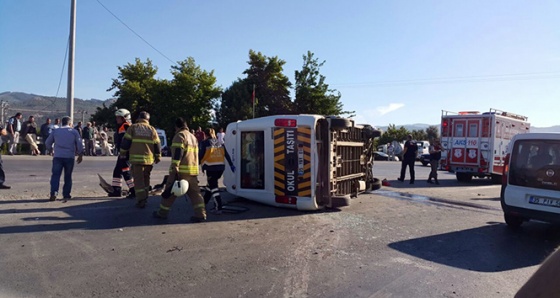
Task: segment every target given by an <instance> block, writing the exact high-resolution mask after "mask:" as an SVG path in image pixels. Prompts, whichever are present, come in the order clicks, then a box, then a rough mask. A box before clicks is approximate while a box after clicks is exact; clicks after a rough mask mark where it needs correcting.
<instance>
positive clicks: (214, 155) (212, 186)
mask: <svg viewBox="0 0 560 298" xmlns="http://www.w3.org/2000/svg"><path fill="white" fill-rule="evenodd" d="M205 134H206V140H204V141H202V143H201V144H200V151H199V153H198V159H199V160H200V164H201V165H202V171H203V172H205V173H206V176H207V177H208V185H207V186H206V187H205V192H204V203H205V204H208V202H210V199H212V200H213V202H214V209H213V210H212V212H213V213H216V214H220V213H222V207H223V204H222V198H221V196H220V188H219V187H218V180H219V179H220V178H221V177H222V175H223V174H224V170H225V160H226V159H227V161H228V164H229V167H230V169H231V171H232V172H235V166H234V165H233V163H232V162H231V158H230V157H229V154H228V153H227V151H226V148H225V147H224V145H223V144H220V141H219V140H218V138H217V137H216V134H215V132H214V129H212V128H207V129H206V131H205Z"/></svg>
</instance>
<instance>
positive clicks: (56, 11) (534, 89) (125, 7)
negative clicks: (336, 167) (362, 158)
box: [0, 0, 560, 127]
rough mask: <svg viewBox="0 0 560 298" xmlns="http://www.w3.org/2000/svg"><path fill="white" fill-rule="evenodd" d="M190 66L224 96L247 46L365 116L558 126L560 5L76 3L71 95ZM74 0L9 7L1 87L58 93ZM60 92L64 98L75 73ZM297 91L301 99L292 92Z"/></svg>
mask: <svg viewBox="0 0 560 298" xmlns="http://www.w3.org/2000/svg"><path fill="white" fill-rule="evenodd" d="M99 2H101V3H103V5H105V6H106V7H107V8H108V9H109V10H110V11H111V12H113V13H114V14H115V15H116V16H117V17H118V18H120V19H121V20H122V21H123V22H124V23H126V24H127V25H128V26H129V27H130V28H132V29H133V30H134V31H135V32H137V33H138V34H139V35H141V36H142V37H143V38H144V39H145V40H147V41H148V42H149V43H150V44H152V45H153V46H154V47H155V48H157V49H158V50H159V51H160V52H162V53H163V54H164V55H165V56H167V57H168V58H169V59H171V60H172V61H179V60H184V59H186V58H187V57H193V58H194V59H195V61H196V63H197V64H198V65H200V66H201V67H202V68H203V69H205V70H214V72H215V75H216V77H217V79H218V84H219V85H220V86H221V87H222V88H224V89H225V88H227V87H228V86H230V85H231V83H232V82H233V81H235V80H236V79H237V78H238V77H243V74H242V73H243V71H244V70H245V69H246V68H247V67H248V64H247V61H248V54H249V50H251V49H252V50H255V51H259V52H261V53H263V54H264V55H266V56H270V57H272V56H278V57H279V58H280V59H283V60H284V61H286V64H285V68H284V74H285V75H286V76H288V77H289V78H290V80H291V81H292V82H293V80H294V71H295V70H298V69H301V66H302V65H303V58H302V57H303V55H305V53H306V52H307V51H311V52H313V53H315V57H316V58H318V59H319V60H325V61H326V63H325V65H324V66H323V67H322V68H321V73H322V74H323V75H324V76H325V77H326V83H328V84H329V85H330V87H331V88H333V89H336V90H338V91H340V92H341V93H342V98H341V101H342V103H343V104H344V108H345V109H346V110H354V111H356V120H357V121H358V122H361V123H369V124H373V125H377V126H386V125H388V124H396V125H404V124H413V123H426V124H437V123H439V121H440V116H441V111H442V110H447V111H455V112H457V111H465V110H469V111H472V110H478V111H481V112H484V111H488V110H489V109H490V108H496V109H500V110H505V111H509V112H513V113H517V114H522V115H525V116H528V117H529V121H530V122H531V123H532V125H533V126H538V127H546V126H552V125H560V117H559V116H558V112H559V108H560V104H559V102H560V101H559V100H560V84H559V83H560V82H559V81H560V51H559V49H560V29H559V28H560V18H558V15H559V13H560V1H553V0H550V1H546V0H542V1H511V0H508V1H499V0H494V1H487V0H481V1H476V0H469V1H458V0H457V1H447V0H441V1H428V0H426V1H398V0H395V1H373V0H368V1H333V0H321V1H318V0H310V1H300V0H299V1H296V0H283V1H256V0H248V1H194V0H162V1H153V0H118V1H117V0H115V1H109V0H78V1H77V29H76V30H77V32H76V34H77V37H76V64H75V65H76V74H75V96H76V97H78V98H83V99H89V98H97V99H107V98H110V97H112V93H110V92H106V89H108V88H109V87H110V86H111V81H112V80H111V79H112V78H116V77H117V76H118V70H117V67H118V66H122V65H125V64H127V63H129V62H133V61H134V59H135V58H137V57H138V58H140V59H142V60H145V59H147V58H149V59H151V60H152V61H153V63H154V65H156V66H157V67H158V69H159V71H158V75H157V76H158V77H159V78H165V79H168V78H170V77H171V76H170V74H169V71H170V66H171V64H172V63H171V62H170V61H169V60H168V59H167V58H166V57H164V56H162V55H161V54H159V53H158V52H157V51H155V50H154V49H152V48H151V47H150V46H149V45H147V44H146V43H144V42H143V41H142V40H141V39H140V38H138V37H137V36H136V35H134V34H133V33H132V32H131V31H130V30H129V29H127V28H126V27H125V26H124V25H122V24H121V23H120V22H119V21H118V20H117V19H116V18H115V17H114V16H112V15H111V14H110V13H109V12H107V10H105V9H104V8H103V6H102V5H101V4H100V3H99ZM69 15H70V0H48V1H45V0H0V92H3V91H20V92H28V93H34V94H40V95H50V96H54V95H56V93H57V87H58V83H59V78H60V75H61V70H62V69H63V68H62V63H63V61H64V55H65V51H66V44H67V40H68V34H69V18H70V16H69ZM58 96H60V97H65V96H66V69H65V72H64V77H63V81H62V85H61V88H60V91H59V92H58ZM293 96H294V94H293V90H292V97H293Z"/></svg>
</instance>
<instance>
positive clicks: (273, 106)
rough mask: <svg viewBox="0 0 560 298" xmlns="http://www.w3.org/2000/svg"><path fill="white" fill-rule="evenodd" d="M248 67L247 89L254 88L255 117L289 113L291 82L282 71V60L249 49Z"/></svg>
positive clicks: (251, 89) (245, 72) (291, 109)
mask: <svg viewBox="0 0 560 298" xmlns="http://www.w3.org/2000/svg"><path fill="white" fill-rule="evenodd" d="M248 63H249V68H248V69H246V70H245V71H244V72H243V74H246V75H247V78H246V81H245V82H246V88H247V91H249V92H253V88H254V90H255V97H256V104H255V117H262V116H268V115H278V114H291V113H292V112H293V102H292V100H291V99H290V90H289V89H290V88H291V86H292V83H291V82H290V80H289V79H288V77H286V76H285V75H284V74H283V73H282V71H283V70H284V68H283V67H284V64H286V62H285V61H284V60H281V59H279V58H278V57H266V56H264V55H263V54H262V53H261V52H255V51H253V50H250V51H249V61H248ZM240 119H241V118H240Z"/></svg>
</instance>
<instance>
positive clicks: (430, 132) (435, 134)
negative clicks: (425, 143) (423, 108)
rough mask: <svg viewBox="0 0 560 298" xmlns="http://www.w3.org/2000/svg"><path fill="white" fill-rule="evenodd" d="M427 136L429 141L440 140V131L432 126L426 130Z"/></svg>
mask: <svg viewBox="0 0 560 298" xmlns="http://www.w3.org/2000/svg"><path fill="white" fill-rule="evenodd" d="M426 135H427V136H428V138H427V140H430V141H431V140H433V139H437V138H439V129H438V126H436V125H430V126H428V128H426Z"/></svg>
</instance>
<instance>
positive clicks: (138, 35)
mask: <svg viewBox="0 0 560 298" xmlns="http://www.w3.org/2000/svg"><path fill="white" fill-rule="evenodd" d="M97 3H99V5H101V6H102V7H103V8H105V10H106V11H107V12H109V13H110V14H111V15H112V16H113V17H115V19H117V20H118V21H119V22H120V23H121V24H123V25H124V26H125V27H126V28H127V29H128V30H130V31H131V32H132V33H134V35H136V36H137V37H138V38H140V39H141V40H142V41H143V42H145V43H146V44H147V45H148V46H150V47H151V48H152V49H154V50H155V51H156V52H158V53H159V54H160V55H162V56H163V57H165V59H167V60H169V62H171V63H172V64H177V63H176V62H174V61H173V60H171V59H169V57H167V56H166V55H165V54H163V53H162V52H161V51H160V50H158V49H156V47H154V46H153V45H152V44H150V43H149V42H148V41H147V40H146V39H144V38H143V37H142V36H140V34H138V33H136V31H134V30H133V29H132V28H130V26H128V25H127V24H126V23H125V22H123V21H122V20H121V19H120V18H119V17H117V16H116V15H115V14H114V13H113V12H112V11H110V10H109V8H107V7H106V6H105V5H103V3H101V1H99V0H97Z"/></svg>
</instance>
